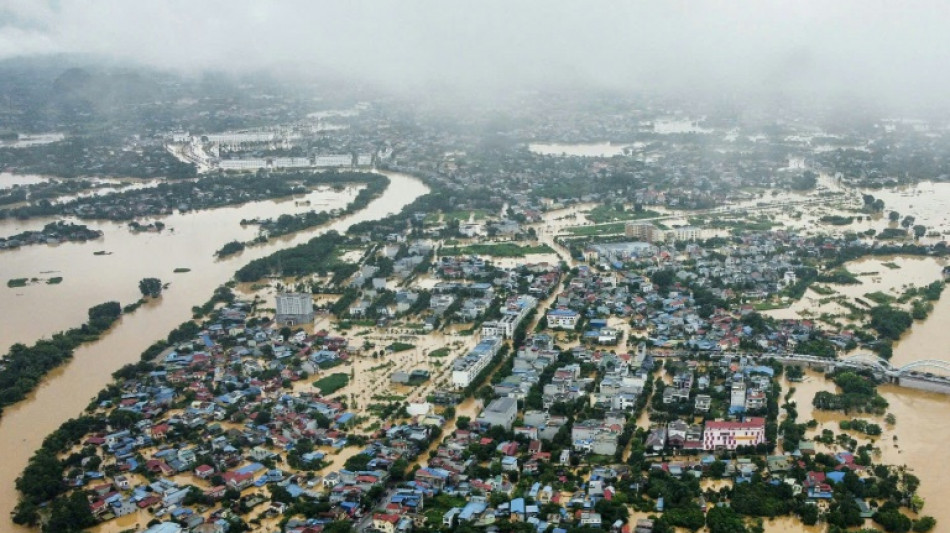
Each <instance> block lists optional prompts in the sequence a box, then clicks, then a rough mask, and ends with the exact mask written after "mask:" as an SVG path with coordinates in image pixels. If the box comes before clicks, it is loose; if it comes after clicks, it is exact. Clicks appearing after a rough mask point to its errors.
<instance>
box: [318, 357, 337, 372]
mask: <svg viewBox="0 0 950 533" xmlns="http://www.w3.org/2000/svg"><path fill="white" fill-rule="evenodd" d="M342 364H343V359H329V360H327V361H320V363H319V364H318V365H317V366H318V367H320V368H322V369H323V370H326V369H328V368H333V367H335V366H340V365H342Z"/></svg>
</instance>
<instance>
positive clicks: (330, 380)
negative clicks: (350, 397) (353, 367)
mask: <svg viewBox="0 0 950 533" xmlns="http://www.w3.org/2000/svg"><path fill="white" fill-rule="evenodd" d="M349 382H350V377H349V376H347V375H346V374H343V373H341V372H338V373H336V374H330V375H329V376H326V377H323V378H320V379H318V380H316V381H314V382H313V386H314V387H316V388H318V389H320V394H323V395H324V396H325V395H327V394H333V393H334V392H336V391H338V390H340V389H342V388H343V387H346V385H347V383H349Z"/></svg>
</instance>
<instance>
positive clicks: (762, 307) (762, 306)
mask: <svg viewBox="0 0 950 533" xmlns="http://www.w3.org/2000/svg"><path fill="white" fill-rule="evenodd" d="M752 307H754V308H755V310H756V311H770V310H772V309H786V308H788V304H783V303H781V302H759V303H757V304H753V306H752Z"/></svg>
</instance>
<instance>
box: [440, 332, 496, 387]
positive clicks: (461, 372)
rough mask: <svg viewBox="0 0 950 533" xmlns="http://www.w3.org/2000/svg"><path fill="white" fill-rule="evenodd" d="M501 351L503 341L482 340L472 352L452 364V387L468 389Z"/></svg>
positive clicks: (492, 338)
mask: <svg viewBox="0 0 950 533" xmlns="http://www.w3.org/2000/svg"><path fill="white" fill-rule="evenodd" d="M499 349H501V339H500V338H498V337H488V338H484V339H482V341H481V342H479V343H478V344H477V345H476V346H475V347H474V348H472V351H470V352H468V353H467V354H465V355H463V356H461V357H459V358H458V359H456V360H455V362H454V363H452V385H454V386H456V387H458V388H460V389H463V388H465V387H468V386H469V385H470V384H471V383H472V381H474V380H475V376H477V375H478V373H479V372H481V371H482V370H484V369H485V367H487V366H488V363H489V362H491V360H492V358H493V357H495V354H497V353H498V350H499Z"/></svg>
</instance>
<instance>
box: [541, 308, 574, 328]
mask: <svg viewBox="0 0 950 533" xmlns="http://www.w3.org/2000/svg"><path fill="white" fill-rule="evenodd" d="M547 319H548V327H549V328H561V329H569V330H573V329H574V327H576V326H577V321H578V320H579V319H580V315H579V314H578V313H577V312H576V311H571V310H570V309H552V310H550V311H548V314H547Z"/></svg>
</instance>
